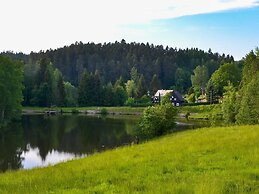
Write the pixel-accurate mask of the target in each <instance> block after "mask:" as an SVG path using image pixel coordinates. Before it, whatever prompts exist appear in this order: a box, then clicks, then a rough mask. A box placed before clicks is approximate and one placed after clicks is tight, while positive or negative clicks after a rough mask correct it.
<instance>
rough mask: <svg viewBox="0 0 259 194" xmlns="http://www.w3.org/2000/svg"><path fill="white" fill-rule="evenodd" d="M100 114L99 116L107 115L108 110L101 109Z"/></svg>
mask: <svg viewBox="0 0 259 194" xmlns="http://www.w3.org/2000/svg"><path fill="white" fill-rule="evenodd" d="M100 114H101V115H107V114H108V110H107V109H106V108H102V109H101V110H100Z"/></svg>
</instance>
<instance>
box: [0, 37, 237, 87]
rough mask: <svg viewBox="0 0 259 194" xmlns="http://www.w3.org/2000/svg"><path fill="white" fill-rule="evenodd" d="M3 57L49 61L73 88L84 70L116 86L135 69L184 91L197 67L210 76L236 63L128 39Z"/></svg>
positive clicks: (222, 57)
mask: <svg viewBox="0 0 259 194" xmlns="http://www.w3.org/2000/svg"><path fill="white" fill-rule="evenodd" d="M3 54H5V55H8V56H10V57H12V58H13V59H21V60H23V61H25V63H26V64H33V63H37V61H39V60H40V59H42V58H47V59H49V61H51V62H52V63H53V65H54V67H55V68H58V69H59V70H60V71H61V73H62V74H63V76H64V78H65V80H66V81H69V82H70V83H71V84H72V85H74V86H77V85H78V81H79V77H80V75H81V74H82V72H83V70H84V69H86V70H87V71H88V72H89V73H93V74H94V73H95V72H96V71H98V72H99V74H100V76H101V79H102V82H103V83H108V82H111V83H112V84H114V83H115V82H116V80H118V79H119V78H120V77H122V78H123V81H124V82H126V81H127V80H128V79H130V71H131V69H132V68H133V67H135V68H136V69H137V71H138V73H139V74H143V75H144V77H145V80H146V83H150V82H151V80H152V77H153V75H154V74H156V75H157V76H158V80H159V82H160V84H161V88H170V87H174V89H177V90H179V91H181V92H183V91H186V90H187V89H188V88H189V87H190V86H191V74H192V73H193V70H194V69H195V68H196V67H197V66H198V65H200V66H202V65H204V66H206V67H207V68H208V72H209V76H211V75H212V73H213V72H214V71H215V70H217V69H218V68H219V66H220V65H221V64H223V63H226V62H231V61H234V58H233V57H232V56H229V55H225V54H222V55H220V54H218V53H213V52H211V50H209V51H208V52H205V51H203V50H200V49H198V48H191V49H188V48H187V49H177V48H169V47H165V48H164V47H163V46H161V45H153V44H149V43H146V44H143V43H135V42H132V43H126V41H125V40H122V41H121V42H115V43H104V44H95V43H87V44H84V43H82V42H76V43H75V44H71V45H70V46H65V47H63V48H58V49H54V50H52V49H50V50H47V51H41V52H39V53H34V52H31V53H30V54H29V55H25V54H22V53H16V54H15V53H12V52H7V53H3Z"/></svg>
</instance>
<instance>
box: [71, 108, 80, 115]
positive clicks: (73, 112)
mask: <svg viewBox="0 0 259 194" xmlns="http://www.w3.org/2000/svg"><path fill="white" fill-rule="evenodd" d="M71 113H72V114H78V113H79V110H77V109H72V110H71Z"/></svg>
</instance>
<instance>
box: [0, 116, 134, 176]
mask: <svg viewBox="0 0 259 194" xmlns="http://www.w3.org/2000/svg"><path fill="white" fill-rule="evenodd" d="M137 122H138V118H137V117H123V116H116V117H115V116H114V117H105V118H104V117H97V116H86V115H58V116H45V115H23V117H22V122H21V123H15V124H12V125H10V126H8V128H4V129H1V130H0V171H6V170H8V169H19V168H25V169H29V168H33V167H38V166H46V165H49V164H55V163H58V162H61V161H65V160H69V159H72V158H77V157H83V156H87V155H88V154H91V153H94V152H99V151H103V150H105V149H111V148H114V147H117V146H122V145H126V144H129V143H130V142H132V141H133V140H134V138H133V130H134V129H135V127H136V125H137Z"/></svg>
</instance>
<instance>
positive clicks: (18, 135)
mask: <svg viewBox="0 0 259 194" xmlns="http://www.w3.org/2000/svg"><path fill="white" fill-rule="evenodd" d="M25 147H26V146H25V142H24V139H23V130H22V126H21V125H20V124H18V123H15V124H10V125H8V126H7V127H4V128H0V171H6V170H8V169H18V168H21V167H22V158H21V154H22V152H23V148H25Z"/></svg>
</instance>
